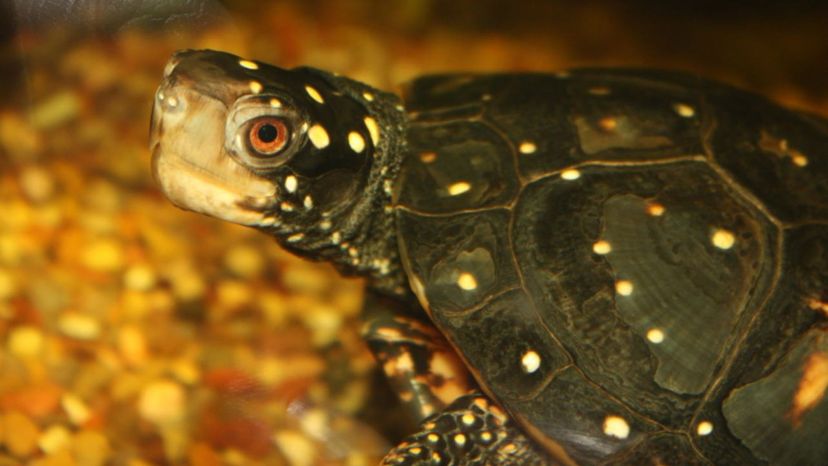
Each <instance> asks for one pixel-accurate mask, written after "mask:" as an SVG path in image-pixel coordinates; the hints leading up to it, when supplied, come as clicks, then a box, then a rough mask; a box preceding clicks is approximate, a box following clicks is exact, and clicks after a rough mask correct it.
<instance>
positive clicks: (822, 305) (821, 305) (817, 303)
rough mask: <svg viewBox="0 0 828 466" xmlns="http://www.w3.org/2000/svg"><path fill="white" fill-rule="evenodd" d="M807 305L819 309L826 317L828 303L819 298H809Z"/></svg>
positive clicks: (827, 314) (827, 315) (815, 309)
mask: <svg viewBox="0 0 828 466" xmlns="http://www.w3.org/2000/svg"><path fill="white" fill-rule="evenodd" d="M808 307H809V308H811V309H813V310H814V311H820V312H822V313H823V314H825V317H828V303H826V302H824V301H821V300H819V299H809V300H808Z"/></svg>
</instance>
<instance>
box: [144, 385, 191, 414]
mask: <svg viewBox="0 0 828 466" xmlns="http://www.w3.org/2000/svg"><path fill="white" fill-rule="evenodd" d="M185 396H186V395H185V393H184V389H183V388H182V387H181V385H179V384H178V383H177V382H173V381H170V380H157V381H155V382H152V383H150V384H148V385H147V386H146V387H144V389H143V390H142V391H141V395H140V396H139V398H138V412H139V413H140V414H141V417H143V418H144V419H146V420H147V421H150V422H152V423H155V424H159V425H165V424H172V423H176V422H178V421H180V420H181V419H182V418H183V416H184V408H185V406H184V403H185V399H184V398H185Z"/></svg>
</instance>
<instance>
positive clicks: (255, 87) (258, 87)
mask: <svg viewBox="0 0 828 466" xmlns="http://www.w3.org/2000/svg"><path fill="white" fill-rule="evenodd" d="M248 87H249V88H250V92H252V93H254V94H258V93H259V92H262V89H264V87H262V83H260V82H259V81H250V83H249V84H248Z"/></svg>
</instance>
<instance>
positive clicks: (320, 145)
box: [308, 124, 331, 149]
mask: <svg viewBox="0 0 828 466" xmlns="http://www.w3.org/2000/svg"><path fill="white" fill-rule="evenodd" d="M308 137H309V138H310V141H311V143H312V144H313V146H314V147H316V148H317V149H324V148H326V147H328V144H330V143H331V139H330V138H329V137H328V132H327V131H325V128H323V127H322V125H320V124H315V125H313V126H311V127H310V129H309V130H308Z"/></svg>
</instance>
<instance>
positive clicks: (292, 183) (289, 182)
mask: <svg viewBox="0 0 828 466" xmlns="http://www.w3.org/2000/svg"><path fill="white" fill-rule="evenodd" d="M298 187H299V180H297V179H296V177H295V176H293V175H288V176H286V177H285V189H286V190H287V192H289V193H292V192H296V188H298Z"/></svg>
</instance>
